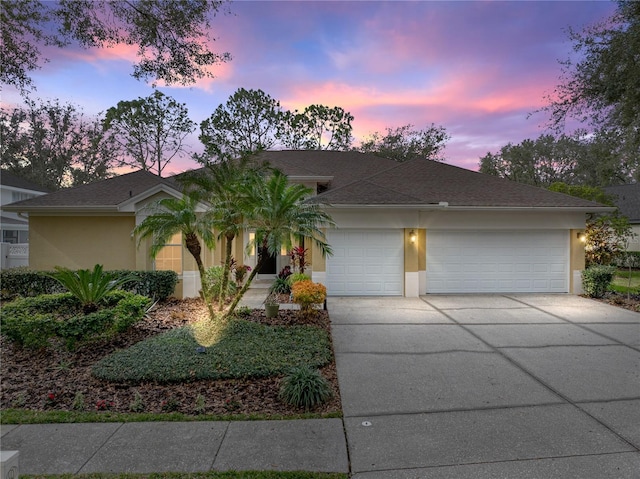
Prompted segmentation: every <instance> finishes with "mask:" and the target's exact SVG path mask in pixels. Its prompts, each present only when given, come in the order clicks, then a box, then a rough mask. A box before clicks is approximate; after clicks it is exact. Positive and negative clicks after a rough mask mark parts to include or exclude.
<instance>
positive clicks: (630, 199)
mask: <svg viewBox="0 0 640 479" xmlns="http://www.w3.org/2000/svg"><path fill="white" fill-rule="evenodd" d="M603 190H604V191H605V193H607V194H608V195H611V196H612V197H613V199H614V202H615V205H616V206H617V207H618V209H619V210H620V214H622V215H624V216H626V217H627V218H628V219H629V223H630V224H631V230H632V231H633V233H635V236H634V237H633V238H632V239H631V241H629V251H640V184H638V183H633V184H630V185H618V186H607V187H606V188H603Z"/></svg>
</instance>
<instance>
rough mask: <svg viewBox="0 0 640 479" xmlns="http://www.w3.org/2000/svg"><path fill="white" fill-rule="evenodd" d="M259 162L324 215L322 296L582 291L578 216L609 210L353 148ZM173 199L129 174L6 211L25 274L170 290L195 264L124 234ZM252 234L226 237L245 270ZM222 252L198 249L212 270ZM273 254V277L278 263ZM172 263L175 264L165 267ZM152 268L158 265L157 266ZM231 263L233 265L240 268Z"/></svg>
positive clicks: (318, 261) (279, 154) (191, 287)
mask: <svg viewBox="0 0 640 479" xmlns="http://www.w3.org/2000/svg"><path fill="white" fill-rule="evenodd" d="M258 158H259V159H260V160H264V161H267V162H269V163H270V164H271V165H272V166H273V167H275V168H278V169H280V170H281V171H283V172H284V173H285V174H287V175H288V176H289V178H290V180H291V181H292V182H297V183H303V184H305V185H307V186H309V187H311V188H312V189H313V191H315V192H316V193H317V194H316V195H315V196H314V197H313V198H312V199H311V200H310V201H314V202H318V203H320V204H322V205H323V207H324V208H326V211H328V212H329V214H330V215H331V216H332V217H333V219H334V220H335V222H336V224H337V228H335V229H333V228H332V229H329V230H328V231H327V238H328V242H329V244H330V245H331V247H332V248H333V252H334V254H333V255H332V256H328V257H327V258H323V257H322V256H321V255H320V254H319V252H318V251H317V250H316V249H315V248H311V249H312V259H311V263H312V266H311V274H312V279H313V280H314V281H317V282H321V283H323V284H325V285H326V286H327V289H328V293H329V294H330V295H334V296H337V295H397V296H418V295H421V294H426V293H501V292H522V293H525V292H527V293H528V292H537V293H568V292H580V288H581V285H580V282H579V272H580V271H581V270H582V269H583V268H584V246H583V245H582V243H581V242H580V241H579V239H578V236H579V234H580V233H581V232H583V231H584V228H585V218H586V215H587V214H588V213H593V212H602V211H610V210H611V208H608V207H605V206H603V205H600V204H598V203H593V202H590V201H586V200H583V199H580V198H575V197H572V196H567V195H563V194H560V193H554V192H550V191H547V190H543V189H540V188H536V187H532V186H528V185H523V184H519V183H514V182H511V181H509V180H505V179H502V178H498V177H494V176H489V175H483V174H480V173H476V172H473V171H469V170H465V169H462V168H458V167H455V166H451V165H447V164H443V163H438V162H434V161H427V160H413V161H407V162H404V163H397V162H395V161H392V160H388V159H384V158H380V157H377V156H374V155H369V154H363V153H358V152H336V151H267V152H263V153H261V154H260V155H259V156H258ZM163 194H164V195H167V194H168V195H174V196H179V194H180V193H179V187H178V186H177V185H176V184H175V183H174V182H173V180H172V179H162V178H159V177H157V176H154V175H152V174H150V173H147V172H142V171H140V172H137V173H130V174H128V175H123V176H120V177H116V178H111V179H108V180H104V181H101V182H98V183H94V184H92V185H85V186H81V187H78V188H73V189H69V190H62V191H59V192H56V193H52V194H50V195H47V196H43V197H39V198H34V199H31V200H27V201H24V202H22V203H20V204H18V205H12V207H11V209H12V210H13V211H21V212H26V213H29V220H30V224H31V231H32V233H31V238H32V239H31V244H32V248H31V257H30V260H31V267H32V268H35V269H51V268H52V267H53V266H55V265H63V266H68V267H71V268H79V267H83V268H87V267H91V266H93V264H95V263H98V262H99V263H102V264H104V265H105V267H106V268H108V269H114V268H131V269H134V268H136V269H151V268H154V267H155V268H167V267H171V268H173V269H176V270H177V271H178V272H179V273H180V274H181V275H182V279H183V281H182V283H181V285H180V290H179V291H177V295H183V296H194V295H196V294H197V289H198V287H199V285H198V281H197V273H196V268H195V265H194V264H193V260H192V259H191V258H190V256H189V255H188V253H186V252H185V250H184V248H181V247H180V246H179V245H178V240H179V238H176V241H175V243H176V244H175V245H170V246H169V247H168V249H167V254H166V255H164V256H163V257H161V258H160V259H159V260H156V262H155V265H154V263H153V262H152V261H151V259H150V258H149V257H148V251H147V246H148V245H144V244H143V245H142V246H141V248H139V249H137V248H136V243H135V240H134V238H133V237H132V235H131V231H132V230H133V228H134V226H135V225H136V224H137V223H139V222H140V221H141V220H142V219H143V218H144V210H143V207H144V205H145V204H146V203H148V202H149V201H151V200H153V199H154V198H157V197H159V195H163ZM251 235H252V232H251V231H246V232H245V234H243V235H240V236H239V237H238V238H237V240H236V241H235V242H234V243H235V244H234V245H233V251H234V255H235V258H236V259H237V260H238V261H239V258H242V262H244V263H245V264H248V265H250V266H254V265H255V263H256V252H255V251H249V252H247V251H246V248H245V246H246V244H247V243H248V241H249V239H250V238H251ZM221 251H223V248H222V247H220V246H219V247H218V248H217V249H216V250H215V251H214V252H207V253H206V255H205V258H204V261H205V263H206V264H207V265H209V266H211V265H217V264H221V261H222V257H221ZM288 260H289V259H288V255H287V252H286V251H282V252H281V255H280V256H279V257H277V258H275V261H274V262H273V263H272V264H271V265H270V268H271V270H270V271H264V272H263V273H265V274H269V275H275V273H276V272H277V271H278V270H279V269H280V268H281V267H282V266H284V265H285V264H287V263H288ZM172 261H174V264H172V263H171V262H172ZM159 262H160V264H159ZM239 262H240V261H239Z"/></svg>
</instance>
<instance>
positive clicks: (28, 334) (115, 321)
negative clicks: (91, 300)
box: [0, 291, 149, 349]
mask: <svg viewBox="0 0 640 479" xmlns="http://www.w3.org/2000/svg"><path fill="white" fill-rule="evenodd" d="M148 304H149V298H147V297H145V296H140V295H135V294H133V293H129V292H125V291H114V292H112V293H109V294H108V295H107V297H106V298H105V301H104V309H100V310H98V311H95V312H93V313H90V314H83V313H82V304H81V302H80V301H79V300H78V299H77V298H75V297H74V296H73V295H72V294H71V293H59V294H53V295H41V296H36V297H33V298H20V299H17V300H16V301H13V302H11V303H8V304H6V305H4V306H3V307H2V309H0V326H1V327H2V334H3V335H4V336H6V337H7V338H9V339H10V340H12V341H14V342H16V343H18V344H20V345H22V346H24V347H28V348H43V347H46V346H47V345H48V344H49V340H50V339H59V340H62V341H63V342H64V343H65V344H66V346H67V348H69V349H72V348H73V347H75V345H76V343H77V342H81V341H90V340H94V339H98V338H103V337H111V336H113V335H115V334H116V333H118V332H122V331H124V330H126V329H127V328H128V327H129V326H131V325H132V324H134V323H135V322H137V321H139V320H141V319H142V318H143V317H144V314H145V312H146V307H147V306H148Z"/></svg>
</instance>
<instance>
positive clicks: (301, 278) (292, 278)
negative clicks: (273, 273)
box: [287, 273, 311, 286]
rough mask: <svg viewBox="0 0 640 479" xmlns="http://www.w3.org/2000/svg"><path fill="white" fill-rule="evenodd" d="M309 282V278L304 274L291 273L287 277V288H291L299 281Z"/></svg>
mask: <svg viewBox="0 0 640 479" xmlns="http://www.w3.org/2000/svg"><path fill="white" fill-rule="evenodd" d="M310 280H311V276H309V275H308V274H305V273H293V274H291V275H289V276H288V277H287V281H288V282H289V286H293V285H294V284H295V283H297V282H299V281H310Z"/></svg>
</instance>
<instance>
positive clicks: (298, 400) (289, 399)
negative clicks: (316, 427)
mask: <svg viewBox="0 0 640 479" xmlns="http://www.w3.org/2000/svg"><path fill="white" fill-rule="evenodd" d="M331 395H332V392H331V387H330V385H329V382H328V381H327V380H326V379H325V378H324V376H322V374H320V371H318V370H317V369H312V368H310V367H308V366H299V367H296V368H294V369H292V370H291V372H290V373H289V374H288V375H287V376H286V377H285V378H284V379H283V380H282V385H281V386H280V391H279V393H278V397H279V398H280V399H281V400H282V401H284V402H286V403H287V404H291V405H293V406H296V407H300V408H304V409H305V410H306V411H308V410H309V409H312V408H314V407H316V406H318V405H319V404H322V403H324V402H325V401H327V400H328V399H329V398H330V397H331Z"/></svg>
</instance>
